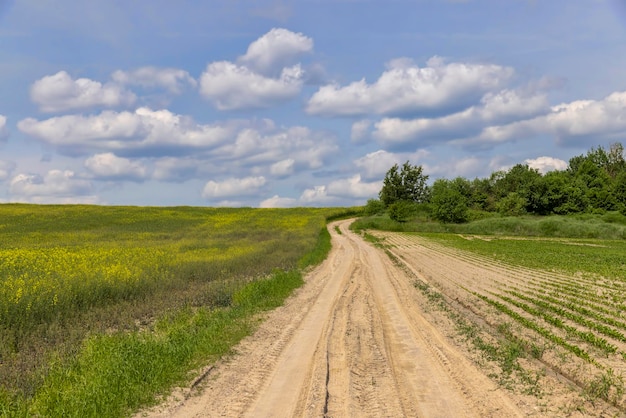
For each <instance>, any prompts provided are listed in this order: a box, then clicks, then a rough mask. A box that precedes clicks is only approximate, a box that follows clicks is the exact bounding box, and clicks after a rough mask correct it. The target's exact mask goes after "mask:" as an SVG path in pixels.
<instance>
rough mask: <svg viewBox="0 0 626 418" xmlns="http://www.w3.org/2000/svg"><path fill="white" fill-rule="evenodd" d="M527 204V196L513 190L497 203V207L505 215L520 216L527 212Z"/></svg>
mask: <svg viewBox="0 0 626 418" xmlns="http://www.w3.org/2000/svg"><path fill="white" fill-rule="evenodd" d="M526 204H527V201H526V199H525V198H523V197H522V196H520V195H519V194H517V193H515V192H511V193H509V194H508V195H506V197H504V198H502V199H500V201H499V202H498V203H496V209H497V210H498V212H499V213H500V214H502V215H505V216H520V215H523V214H525V213H526Z"/></svg>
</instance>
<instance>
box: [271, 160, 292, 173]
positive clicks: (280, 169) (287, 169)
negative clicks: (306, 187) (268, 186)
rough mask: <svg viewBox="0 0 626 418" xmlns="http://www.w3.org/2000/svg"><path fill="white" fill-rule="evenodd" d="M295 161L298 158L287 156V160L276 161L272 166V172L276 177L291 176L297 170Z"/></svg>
mask: <svg viewBox="0 0 626 418" xmlns="http://www.w3.org/2000/svg"><path fill="white" fill-rule="evenodd" d="M295 162H296V160H294V159H293V158H287V159H286V160H281V161H279V162H277V163H274V164H272V165H271V166H270V173H271V174H272V175H273V176H276V177H287V176H290V175H291V174H293V173H294V171H295V167H294V166H295Z"/></svg>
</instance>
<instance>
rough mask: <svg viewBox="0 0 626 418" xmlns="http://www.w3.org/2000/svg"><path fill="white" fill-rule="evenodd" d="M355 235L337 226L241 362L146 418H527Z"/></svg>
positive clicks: (226, 365) (249, 342) (408, 282)
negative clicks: (325, 250) (322, 256)
mask: <svg viewBox="0 0 626 418" xmlns="http://www.w3.org/2000/svg"><path fill="white" fill-rule="evenodd" d="M349 223H350V222H349V221H340V222H338V223H334V224H331V225H330V226H329V231H330V232H331V235H332V240H333V249H332V251H331V253H330V255H329V257H328V259H327V260H326V261H325V262H324V263H323V264H322V265H320V266H319V267H317V268H316V269H314V270H313V271H311V272H310V273H309V274H308V275H307V277H306V284H305V285H304V286H303V287H302V288H301V289H299V290H298V291H297V292H296V293H295V294H294V295H293V296H292V297H291V298H289V299H288V301H287V303H286V304H285V306H283V307H281V308H278V309H276V310H275V311H273V312H271V313H269V314H267V317H266V318H264V320H263V322H262V323H261V325H260V326H259V328H258V330H257V332H256V333H255V334H254V335H252V336H250V337H248V338H246V339H245V340H243V341H242V342H241V343H240V344H239V345H238V346H237V347H236V354H235V355H233V356H231V357H230V358H228V359H224V360H222V361H221V362H219V363H218V364H216V365H214V366H213V367H212V368H211V369H210V370H209V371H208V373H206V376H205V378H204V380H203V382H202V383H201V384H200V385H198V388H197V389H195V390H189V389H187V390H182V391H180V393H178V395H177V396H174V397H172V398H171V399H170V400H169V401H168V402H167V403H165V404H164V405H161V406H159V407H158V408H155V409H152V410H150V411H144V412H141V413H139V414H138V415H137V416H152V417H294V416H307V417H309V416H310V417H322V416H327V417H401V416H407V417H515V416H527V415H528V411H525V410H523V409H522V408H521V407H520V400H519V399H516V398H515V397H512V396H511V394H510V393H509V392H507V391H506V390H504V389H502V388H501V387H499V386H498V385H497V384H496V383H494V382H493V381H491V380H490V379H489V378H488V377H486V376H485V374H484V373H483V372H482V371H481V370H479V369H478V368H477V366H475V365H474V364H473V363H472V362H471V361H470V360H469V359H468V358H467V356H466V355H465V354H464V353H463V352H462V350H459V349H458V348H457V347H456V346H455V344H454V343H453V340H452V339H450V338H449V337H448V336H446V335H445V334H444V333H442V332H440V330H439V329H438V328H437V326H435V325H433V324H432V321H429V320H427V316H425V315H424V310H423V307H422V306H421V303H419V301H420V300H421V299H420V298H419V295H418V291H417V290H416V289H415V287H414V286H413V284H412V281H413V280H414V278H412V277H410V275H409V274H407V272H406V271H405V270H404V269H402V268H400V267H398V266H396V265H394V263H392V262H391V261H390V259H389V257H387V255H386V254H384V252H383V251H382V250H380V249H377V248H375V247H374V246H372V245H371V244H368V243H366V242H364V241H363V239H362V238H361V237H360V236H358V235H355V234H354V233H352V232H351V231H349V230H348V225H349ZM335 226H339V228H340V230H341V231H342V233H341V234H338V233H337V232H336V230H335Z"/></svg>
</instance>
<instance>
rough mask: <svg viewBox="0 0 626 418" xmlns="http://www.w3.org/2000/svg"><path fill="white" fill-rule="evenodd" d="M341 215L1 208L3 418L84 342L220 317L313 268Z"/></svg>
mask: <svg viewBox="0 0 626 418" xmlns="http://www.w3.org/2000/svg"><path fill="white" fill-rule="evenodd" d="M344 212H346V210H345V209H332V208H326V209H318V208H294V209H251V208H201V207H104V206H86V205H85V206H83V205H58V206H56V205H46V206H38V205H22V204H3V205H0V335H2V339H0V416H3V415H5V414H3V413H2V409H3V402H4V404H9V405H14V404H15V402H17V401H15V399H18V401H19V402H18V404H19V405H23V404H24V401H23V400H24V399H26V400H28V399H30V398H31V397H32V396H35V395H36V393H37V391H38V390H39V388H40V387H41V385H42V382H45V380H46V379H47V375H48V373H49V362H50V359H54V358H56V359H57V360H55V362H56V363H58V362H59V361H61V362H63V361H65V360H64V359H68V358H72V356H75V354H76V353H77V352H79V351H80V347H81V344H83V341H84V339H85V338H87V337H89V336H90V335H98V334H111V333H117V332H129V331H130V332H135V331H138V330H139V331H140V330H141V329H143V328H146V327H148V328H149V327H150V326H151V323H155V321H157V322H158V321H159V318H163V317H167V315H172V314H175V313H176V312H180V311H181V309H189V308H191V309H203V310H206V309H208V310H213V309H222V308H228V307H229V306H231V305H232V303H233V294H235V293H236V292H237V291H238V289H241V288H242V286H245V285H246V283H250V282H252V281H255V280H257V279H259V278H262V277H267V276H268V275H270V274H272V273H275V272H276V271H292V270H294V269H298V268H299V267H302V266H304V265H306V264H310V261H309V262H307V260H306V259H304V258H303V257H304V256H306V255H307V254H311V253H312V252H315V251H316V249H317V247H319V242H320V236H321V235H320V234H321V233H322V231H325V225H326V219H327V218H328V217H332V216H337V215H340V214H341V213H344ZM59 359H60V360H59ZM12 394H13V395H12ZM15 394H17V396H18V398H15V396H14V395H15ZM3 399H4V401H3ZM7 399H9V400H10V401H7ZM11 399H12V400H11ZM20 399H21V400H20ZM26 402H27V401H26ZM11 415H13V414H12V413H11V414H9V416H11ZM18 415H20V414H18Z"/></svg>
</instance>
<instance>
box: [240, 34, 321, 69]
mask: <svg viewBox="0 0 626 418" xmlns="http://www.w3.org/2000/svg"><path fill="white" fill-rule="evenodd" d="M311 51H313V40H312V39H311V38H309V37H307V36H304V35H303V34H302V33H294V32H291V31H289V30H287V29H282V28H274V29H272V30H270V31H269V32H268V33H266V34H265V35H263V36H261V37H260V38H259V39H257V40H256V41H254V42H252V43H251V44H250V46H249V47H248V51H247V52H246V54H245V55H243V56H241V57H239V62H240V63H241V64H244V65H245V66H247V67H248V68H252V69H254V70H256V71H258V72H260V73H261V74H272V73H279V72H280V70H281V69H282V68H283V67H285V66H287V65H290V64H293V63H294V59H295V58H296V57H298V56H299V55H302V54H304V53H309V52H311Z"/></svg>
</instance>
